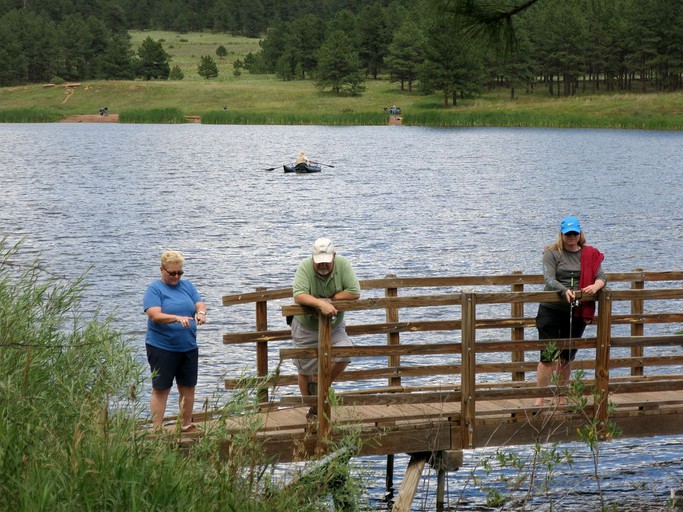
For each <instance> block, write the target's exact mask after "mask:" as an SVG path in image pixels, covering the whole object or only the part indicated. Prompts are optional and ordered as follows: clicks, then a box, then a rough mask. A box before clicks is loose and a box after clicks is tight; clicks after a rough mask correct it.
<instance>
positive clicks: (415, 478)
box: [391, 452, 431, 512]
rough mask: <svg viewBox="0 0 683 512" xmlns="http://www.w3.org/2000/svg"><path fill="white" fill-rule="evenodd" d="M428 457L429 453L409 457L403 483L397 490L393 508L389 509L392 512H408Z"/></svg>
mask: <svg viewBox="0 0 683 512" xmlns="http://www.w3.org/2000/svg"><path fill="white" fill-rule="evenodd" d="M430 456H431V454H430V453H429V452H421V453H416V454H413V455H411V456H410V462H408V467H407V468H406V474H405V477H404V478H403V483H401V488H400V489H399V490H398V495H397V496H396V502H395V503H394V507H393V508H392V509H391V511H392V512H410V507H411V505H412V504H413V499H414V498H415V492H416V491H417V486H418V485H419V483H420V479H421V478H422V471H424V468H425V464H427V461H428V460H429V457H430Z"/></svg>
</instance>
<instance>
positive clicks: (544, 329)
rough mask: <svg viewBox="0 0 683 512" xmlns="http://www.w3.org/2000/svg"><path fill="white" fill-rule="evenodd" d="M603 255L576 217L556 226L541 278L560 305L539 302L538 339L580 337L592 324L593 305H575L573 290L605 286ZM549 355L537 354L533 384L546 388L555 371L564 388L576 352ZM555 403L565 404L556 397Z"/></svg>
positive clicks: (586, 291) (589, 290)
mask: <svg viewBox="0 0 683 512" xmlns="http://www.w3.org/2000/svg"><path fill="white" fill-rule="evenodd" d="M603 259H604V255H603V254H602V253H601V252H600V251H598V250H597V249H596V248H595V247H591V246H589V245H587V244H586V237H585V235H584V234H583V232H582V231H581V224H580V222H579V219H577V218H576V217H572V216H570V217H565V218H564V219H563V220H562V222H561V223H560V231H559V234H558V237H557V241H556V242H555V243H554V244H552V245H549V246H548V247H546V248H545V250H544V252H543V278H544V280H545V288H544V290H546V291H556V292H557V293H558V294H559V295H560V297H562V299H563V300H562V302H543V303H541V304H539V307H538V314H537V316H536V328H537V329H538V339H540V340H547V339H558V338H572V339H573V338H580V337H581V336H583V331H584V329H585V328H586V324H589V323H591V322H592V321H593V317H594V315H595V302H594V301H587V302H581V303H579V304H577V301H576V294H575V291H576V290H581V291H582V292H583V293H584V294H588V295H595V294H596V293H598V292H599V291H600V290H601V289H602V288H604V286H605V284H606V283H607V279H606V278H605V272H604V271H603V270H602V260H603ZM558 349H559V350H558V351H557V353H554V354H549V353H548V350H543V351H541V360H540V362H539V363H538V372H537V384H538V386H539V387H545V386H548V384H549V383H550V380H551V377H552V375H553V369H554V370H555V371H556V372H557V374H558V378H557V384H558V385H559V386H564V385H566V384H567V383H568V382H569V375H570V372H571V364H572V361H573V360H574V358H575V357H576V349H561V347H558ZM558 403H560V404H563V403H565V400H564V398H559V397H558ZM536 405H543V398H537V399H536Z"/></svg>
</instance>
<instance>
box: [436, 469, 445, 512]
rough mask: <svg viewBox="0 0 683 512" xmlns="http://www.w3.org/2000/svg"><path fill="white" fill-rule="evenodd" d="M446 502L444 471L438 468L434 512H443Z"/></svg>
mask: <svg viewBox="0 0 683 512" xmlns="http://www.w3.org/2000/svg"><path fill="white" fill-rule="evenodd" d="M445 502H446V470H445V469H444V468H443V467H442V466H439V469H437V473H436V512H443V511H444V505H445Z"/></svg>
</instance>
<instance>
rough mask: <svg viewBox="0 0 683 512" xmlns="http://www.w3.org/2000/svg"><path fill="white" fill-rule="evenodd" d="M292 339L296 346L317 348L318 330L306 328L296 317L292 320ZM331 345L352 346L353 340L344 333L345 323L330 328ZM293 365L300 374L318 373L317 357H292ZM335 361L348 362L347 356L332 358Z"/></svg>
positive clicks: (349, 359)
mask: <svg viewBox="0 0 683 512" xmlns="http://www.w3.org/2000/svg"><path fill="white" fill-rule="evenodd" d="M292 341H293V342H294V346H295V347H296V348H317V347H318V331H317V330H313V329H308V328H306V327H304V326H303V325H301V324H300V323H299V322H298V321H297V320H296V318H295V319H294V320H293V321H292ZM332 346H333V347H353V342H352V341H351V338H349V336H348V334H346V324H345V323H344V322H342V323H340V324H339V325H338V326H337V327H335V328H334V329H332ZM293 361H294V365H295V366H296V367H297V370H298V371H299V373H300V374H301V375H316V374H317V373H318V359H317V358H313V359H293ZM333 361H334V362H335V363H348V362H349V361H351V358H349V357H338V358H335V359H333Z"/></svg>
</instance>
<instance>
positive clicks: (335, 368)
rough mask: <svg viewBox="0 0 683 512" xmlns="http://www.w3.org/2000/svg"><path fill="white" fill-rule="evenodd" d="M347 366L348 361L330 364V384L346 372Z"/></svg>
mask: <svg viewBox="0 0 683 512" xmlns="http://www.w3.org/2000/svg"><path fill="white" fill-rule="evenodd" d="M348 365H349V363H348V361H346V362H343V363H332V368H330V377H332V382H334V381H336V380H337V378H339V376H340V375H341V374H342V373H343V372H344V370H346V367H347V366H348Z"/></svg>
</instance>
